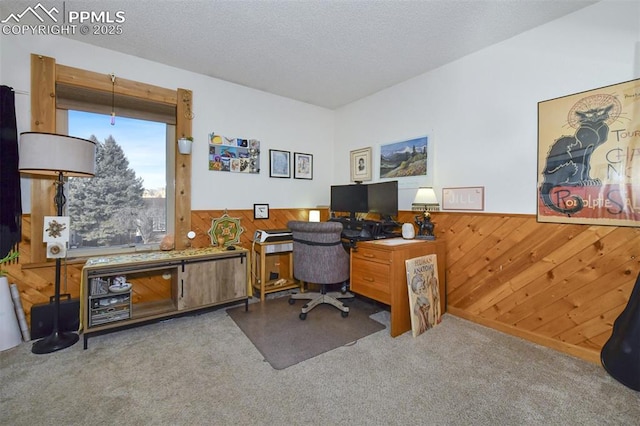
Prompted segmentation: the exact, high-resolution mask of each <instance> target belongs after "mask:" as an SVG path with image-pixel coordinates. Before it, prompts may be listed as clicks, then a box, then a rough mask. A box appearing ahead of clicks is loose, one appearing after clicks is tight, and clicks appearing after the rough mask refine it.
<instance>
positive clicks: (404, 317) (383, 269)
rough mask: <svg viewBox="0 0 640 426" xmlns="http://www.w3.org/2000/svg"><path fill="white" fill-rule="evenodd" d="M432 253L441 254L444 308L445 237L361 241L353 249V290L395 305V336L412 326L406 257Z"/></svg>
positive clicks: (392, 326) (440, 288)
mask: <svg viewBox="0 0 640 426" xmlns="http://www.w3.org/2000/svg"><path fill="white" fill-rule="evenodd" d="M428 254H435V255H437V256H438V281H439V291H440V312H442V313H444V312H445V309H446V307H447V303H446V294H447V293H446V285H445V276H446V274H445V267H446V264H445V245H444V241H443V240H434V241H425V240H404V239H402V238H391V239H386V240H375V241H360V242H358V243H357V245H356V247H355V248H353V249H352V250H351V291H352V292H354V293H357V294H361V295H363V296H366V297H369V298H371V299H374V300H377V301H378V302H382V303H384V304H386V305H389V306H390V307H391V330H390V332H391V336H392V337H396V336H399V335H400V334H402V333H404V332H406V331H409V330H411V317H410V316H409V294H408V287H407V274H406V267H405V260H407V259H412V258H414V257H420V256H424V255H428Z"/></svg>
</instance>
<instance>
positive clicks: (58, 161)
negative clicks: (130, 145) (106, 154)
mask: <svg viewBox="0 0 640 426" xmlns="http://www.w3.org/2000/svg"><path fill="white" fill-rule="evenodd" d="M18 155H19V160H18V169H19V170H20V172H21V173H24V174H28V175H35V176H55V177H56V178H57V180H56V181H55V185H56V194H55V196H54V198H53V201H54V202H55V204H56V207H57V209H58V216H62V215H63V213H64V210H63V207H64V204H65V201H66V198H65V196H64V179H65V177H69V176H71V177H91V176H93V175H95V169H96V144H95V142H93V141H90V140H87V139H80V138H75V137H71V136H65V135H56V134H53V133H36V132H25V133H21V134H20V145H19V153H18ZM33 243H35V242H33V241H32V244H33ZM60 269H61V259H60V258H56V276H55V290H54V291H55V293H54V308H53V328H52V331H51V334H50V335H49V336H47V337H45V338H43V339H41V340H38V341H37V342H35V343H34V344H33V346H32V348H31V352H33V353H34V354H47V353H51V352H55V351H59V350H60V349H64V348H68V347H69V346H72V345H74V344H75V343H76V342H77V341H78V339H79V336H78V335H77V334H76V333H69V332H61V331H60Z"/></svg>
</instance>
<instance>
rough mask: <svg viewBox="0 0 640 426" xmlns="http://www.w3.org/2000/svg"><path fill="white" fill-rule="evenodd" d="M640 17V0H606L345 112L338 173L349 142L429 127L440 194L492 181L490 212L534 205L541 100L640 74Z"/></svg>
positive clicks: (373, 141)
mask: <svg viewBox="0 0 640 426" xmlns="http://www.w3.org/2000/svg"><path fill="white" fill-rule="evenodd" d="M639 21H640V2H630V1H622V2H620V1H603V2H600V3H597V4H595V5H593V6H591V7H588V8H585V9H583V10H581V11H578V12H576V13H573V14H571V15H569V16H567V17H565V18H562V19H559V20H557V21H554V22H551V23H549V24H546V25H544V26H541V27H538V28H535V29H533V30H530V31H528V32H526V33H524V34H521V35H519V36H516V37H513V38H511V39H509V40H507V41H505V42H502V43H499V44H497V45H494V46H491V47H489V48H486V49H484V50H482V51H480V52H477V53H475V54H473V55H469V56H467V57H465V58H462V59H460V60H458V61H456V62H453V63H451V64H448V65H446V66H443V67H441V68H439V69H437V70H435V71H432V72H430V73H427V74H424V75H421V76H419V77H417V78H414V79H412V80H409V81H406V82H404V83H402V84H399V85H397V86H394V87H392V88H389V89H387V90H384V91H382V92H379V93H377V94H375V95H372V96H369V97H367V98H365V99H362V100H360V101H358V102H355V103H353V104H350V105H348V106H346V107H344V108H342V109H340V110H338V111H337V115H336V137H335V154H336V163H335V165H336V169H335V176H336V180H337V181H345V182H346V181H348V179H349V151H350V150H353V149H357V148H362V147H366V146H372V147H373V148H374V157H377V156H378V155H379V154H377V153H376V148H378V147H379V144H380V143H388V142H393V141H397V140H401V139H405V138H410V137H413V136H419V135H423V134H428V135H429V136H430V137H431V140H432V141H433V143H434V148H435V155H434V159H435V167H434V175H433V179H434V182H433V183H434V186H435V188H436V193H437V194H439V196H440V194H441V192H440V189H441V188H442V187H456V186H484V187H485V210H486V211H488V212H500V213H528V214H531V213H535V211H536V195H535V194H536V179H537V178H536V175H537V164H536V162H537V103H538V102H539V101H543V100H547V99H551V98H556V97H560V96H564V95H568V94H571V93H576V92H581V91H585V90H590V89H594V88H598V87H601V86H605V85H609V84H614V83H619V82H623V81H627V80H631V79H633V78H636V77H638V76H639V75H640V74H638V73H637V71H635V70H634V64H635V49H636V48H635V46H636V43H637V42H638V40H639V39H638V34H639V32H640V25H639ZM407 54H412V55H415V54H420V52H407ZM376 175H377V173H376ZM374 180H376V179H375V178H374ZM415 193H416V189H404V190H401V191H400V209H410V206H411V201H412V200H413V197H414V196H415Z"/></svg>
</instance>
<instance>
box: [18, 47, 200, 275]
mask: <svg viewBox="0 0 640 426" xmlns="http://www.w3.org/2000/svg"><path fill="white" fill-rule="evenodd" d="M31 87H32V90H31V131H34V132H48V133H60V134H67V133H68V132H67V118H66V117H67V116H66V114H67V110H78V111H89V112H100V113H103V114H109V113H110V112H111V111H112V109H113V106H114V105H115V107H116V113H117V115H118V117H124V116H126V117H135V118H141V119H147V120H154V121H158V122H163V123H167V124H168V126H167V140H168V141H172V142H175V140H176V138H177V137H178V136H183V135H190V134H191V133H192V118H193V114H192V112H191V111H192V102H193V92H192V91H191V90H188V89H183V88H178V89H167V88H164V87H160V86H154V85H151V84H147V83H144V82H140V81H133V80H127V79H125V78H117V81H116V84H115V85H114V84H113V82H112V78H111V75H109V74H104V73H98V72H93V71H88V70H84V69H80V68H74V67H70V66H66V65H61V64H56V60H55V58H52V57H48V56H44V55H41V54H35V53H32V54H31ZM51 94H55V97H54V99H55V102H51V100H52V98H51V96H52V95H51ZM174 146H175V143H168V144H167V151H166V152H167V153H168V155H169V156H168V158H167V165H168V169H167V170H168V173H167V182H170V183H171V185H169V186H168V187H167V204H168V206H170V208H169V209H168V210H167V233H169V232H172V233H173V234H174V235H175V248H176V249H177V250H181V249H185V248H187V247H188V244H189V240H188V238H187V233H188V232H189V230H190V229H191V156H187V155H181V156H177V155H175V149H174ZM30 184H31V185H30V186H31V188H30V189H31V206H30V207H31V211H30V215H31V216H30V217H31V226H30V230H28V231H27V232H28V236H27V239H30V241H31V242H36V241H40V240H41V239H42V234H43V228H44V226H43V225H44V223H43V217H44V216H45V215H51V214H55V207H54V206H53V205H52V202H51V180H50V179H31V182H30ZM29 251H30V262H32V263H39V262H45V261H46V249H45V246H44V245H43V244H35V243H34V244H31V245H30V250H29ZM90 254H91V255H94V254H96V253H95V252H92V253H90ZM100 254H101V253H100ZM74 256H83V254H82V253H74Z"/></svg>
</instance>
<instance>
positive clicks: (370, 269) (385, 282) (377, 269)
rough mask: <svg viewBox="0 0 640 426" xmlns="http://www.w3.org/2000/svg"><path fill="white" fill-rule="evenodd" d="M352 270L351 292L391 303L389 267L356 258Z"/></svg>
mask: <svg viewBox="0 0 640 426" xmlns="http://www.w3.org/2000/svg"><path fill="white" fill-rule="evenodd" d="M351 268H352V269H351V283H350V288H351V291H353V292H355V293H358V294H362V295H363V296H367V297H370V298H372V299H374V300H377V301H379V302H382V303H386V304H387V305H388V304H390V303H391V290H390V287H389V281H390V277H391V275H390V267H389V265H385V264H382V263H377V262H370V261H366V260H362V259H357V258H354V259H353V262H352V264H351Z"/></svg>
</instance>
